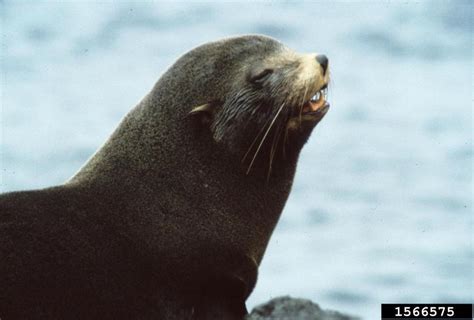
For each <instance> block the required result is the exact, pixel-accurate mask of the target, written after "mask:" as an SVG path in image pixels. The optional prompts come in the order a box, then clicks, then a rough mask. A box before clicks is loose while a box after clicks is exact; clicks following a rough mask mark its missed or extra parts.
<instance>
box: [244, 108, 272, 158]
mask: <svg viewBox="0 0 474 320" xmlns="http://www.w3.org/2000/svg"><path fill="white" fill-rule="evenodd" d="M271 119H272V118H270V117H269V118H268V120H267V122H265V124H264V125H263V126H262V129H260V131H259V132H258V133H257V135H256V136H255V139H253V141H252V144H251V145H250V147H249V148H248V149H247V152H245V155H244V157H243V158H242V160H241V162H244V161H245V159H246V158H247V156H248V154H249V152H250V150H252V148H253V146H254V144H255V142H257V140H258V137H259V136H260V135H261V134H262V133H263V131H264V130H265V127H266V126H267V124H268V123H269V122H270V120H271Z"/></svg>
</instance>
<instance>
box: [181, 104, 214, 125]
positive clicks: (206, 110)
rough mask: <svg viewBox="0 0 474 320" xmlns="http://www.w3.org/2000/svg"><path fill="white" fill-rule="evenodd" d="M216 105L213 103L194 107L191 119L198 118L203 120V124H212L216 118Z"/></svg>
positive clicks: (190, 113) (190, 114)
mask: <svg viewBox="0 0 474 320" xmlns="http://www.w3.org/2000/svg"><path fill="white" fill-rule="evenodd" d="M214 112H215V104H214V103H212V102H209V103H205V104H202V105H200V106H197V107H194V108H193V109H192V110H191V111H190V112H189V113H188V116H190V117H197V118H199V119H201V122H202V124H209V123H211V121H212V119H213V118H214Z"/></svg>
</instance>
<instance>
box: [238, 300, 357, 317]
mask: <svg viewBox="0 0 474 320" xmlns="http://www.w3.org/2000/svg"><path fill="white" fill-rule="evenodd" d="M357 319H359V318H356V317H352V316H348V315H344V314H342V313H339V312H337V311H328V310H323V309H321V308H320V307H319V306H318V305H317V304H315V303H313V302H312V301H311V300H307V299H295V298H291V297H288V296H285V297H278V298H275V299H272V300H270V301H268V302H267V303H264V304H261V305H258V306H256V307H255V308H254V309H253V310H252V312H251V313H250V314H249V315H248V316H247V318H246V320H357Z"/></svg>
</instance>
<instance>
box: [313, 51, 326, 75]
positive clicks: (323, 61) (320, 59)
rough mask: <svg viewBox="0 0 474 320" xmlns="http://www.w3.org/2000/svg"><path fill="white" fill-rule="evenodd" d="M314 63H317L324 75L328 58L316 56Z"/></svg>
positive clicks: (322, 55) (321, 55) (320, 55)
mask: <svg viewBox="0 0 474 320" xmlns="http://www.w3.org/2000/svg"><path fill="white" fill-rule="evenodd" d="M316 61H318V63H319V65H320V66H321V68H323V74H326V70H327V69H328V63H329V60H328V57H326V56H325V55H324V54H318V55H317V56H316Z"/></svg>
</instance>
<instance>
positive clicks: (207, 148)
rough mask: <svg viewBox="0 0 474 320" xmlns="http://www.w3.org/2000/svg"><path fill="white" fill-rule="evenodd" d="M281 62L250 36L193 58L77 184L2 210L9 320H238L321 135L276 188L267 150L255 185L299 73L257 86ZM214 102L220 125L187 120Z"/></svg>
mask: <svg viewBox="0 0 474 320" xmlns="http://www.w3.org/2000/svg"><path fill="white" fill-rule="evenodd" d="M282 48H283V46H282V45H281V44H280V43H279V42H277V41H275V40H272V39H270V38H266V37H262V36H245V37H238V38H231V39H227V40H223V41H218V42H214V43H209V44H206V45H203V46H200V47H198V48H196V49H194V50H192V51H190V52H189V53H187V54H185V55H184V56H183V57H181V58H180V59H179V60H178V61H177V62H176V63H175V64H174V65H173V66H172V67H171V68H170V69H169V70H168V71H167V72H166V73H165V74H164V75H163V76H162V77H161V79H160V80H159V81H158V82H157V84H156V85H155V87H154V88H153V90H152V91H151V93H150V94H148V95H147V96H146V97H145V98H144V99H143V101H141V102H140V103H139V104H138V106H137V107H136V108H134V109H133V110H132V111H131V112H130V113H129V114H128V115H127V116H126V117H125V119H124V120H123V121H122V123H121V125H120V126H119V128H118V129H117V130H116V131H115V132H114V134H113V135H112V136H111V137H110V139H109V140H108V142H107V143H106V144H105V145H104V146H103V147H102V148H101V149H100V150H99V151H98V153H97V154H96V155H95V156H94V157H93V158H92V159H91V160H90V161H89V162H88V163H87V164H86V165H85V166H84V167H83V168H82V169H81V170H80V172H79V173H78V174H77V175H76V176H75V177H73V178H72V179H71V180H70V181H68V182H67V183H66V184H64V185H61V186H58V187H53V188H48V189H43V190H36V191H24V192H13V193H7V194H3V195H2V196H0V318H1V319H2V320H9V319H152V318H153V319H234V318H235V319H239V318H241V317H242V316H243V315H244V314H245V313H246V309H245V300H246V298H247V297H248V295H249V294H250V292H251V291H252V289H253V287H254V285H255V282H256V277H257V268H258V265H259V264H260V262H261V260H262V257H263V254H264V251H265V248H266V246H267V243H268V241H269V238H270V235H271V233H272V231H273V229H274V227H275V225H276V223H277V221H278V218H279V216H280V213H281V211H282V209H283V206H284V204H285V201H286V199H287V197H288V194H289V192H290V189H291V184H292V181H293V175H294V172H295V167H296V160H297V158H298V154H299V150H300V148H301V147H302V145H303V144H304V142H305V141H306V139H307V137H308V136H309V133H310V132H311V130H312V128H313V126H314V124H311V125H310V126H308V127H307V128H303V129H302V130H301V132H299V133H298V136H297V137H295V136H293V137H292V138H291V139H293V140H291V143H289V144H288V145H287V148H288V150H286V154H285V155H283V150H282V147H280V149H279V150H280V151H279V152H278V154H277V156H276V158H275V161H274V162H275V165H274V169H273V171H272V173H271V175H270V177H268V172H267V166H268V155H269V145H270V144H269V143H266V144H265V146H264V148H263V151H262V152H261V154H259V156H258V157H257V159H258V160H257V161H256V162H255V165H254V167H253V169H252V171H251V172H250V174H249V175H246V173H245V171H246V169H247V165H248V161H247V162H245V161H244V164H243V163H242V162H241V159H242V157H243V155H244V154H245V152H246V151H247V148H248V147H249V145H250V143H251V142H252V139H253V138H254V137H255V136H256V134H257V133H258V130H259V129H260V128H261V127H262V126H263V125H264V124H265V122H266V121H267V119H268V118H269V117H271V116H274V115H275V112H276V109H277V108H278V107H279V103H280V101H284V100H285V98H284V97H285V94H286V91H285V90H283V89H284V88H285V86H289V85H291V84H290V83H289V79H290V75H291V73H288V74H283V73H280V74H278V73H277V72H275V73H273V74H271V75H269V76H267V77H265V79H263V80H262V83H258V82H257V83H252V82H251V81H249V79H250V78H251V76H252V74H253V73H255V72H257V71H259V70H260V69H261V68H262V66H261V61H263V59H264V58H265V57H267V56H270V55H275V54H276V55H278V54H279V52H280V51H281V50H282ZM281 70H287V71H286V72H289V71H290V70H291V66H288V67H287V68H286V69H284V68H282V69H281ZM249 77H250V78H249ZM278 79H286V80H285V81H279V80H278ZM258 86H260V88H259V87H258ZM278 87H281V88H280V89H278ZM277 89H278V90H277ZM209 102H210V103H212V104H213V108H214V113H213V115H212V116H211V117H213V118H211V119H210V120H211V123H210V124H206V122H205V121H202V122H201V121H200V120H199V117H200V115H198V116H189V115H188V113H189V112H190V111H191V110H192V108H193V107H195V106H198V105H200V104H204V103H209ZM277 104H278V105H277ZM288 110H291V109H289V106H288V108H285V111H284V112H283V113H282V116H281V118H279V120H278V123H279V124H280V123H281V122H282V121H286V119H287V117H288V115H289V114H290V113H291V112H293V111H288ZM203 123H204V124H203ZM275 130H276V129H275ZM280 130H281V126H280ZM272 138H273V136H272ZM269 140H271V139H269ZM216 141H217V143H216ZM280 146H281V144H280Z"/></svg>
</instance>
